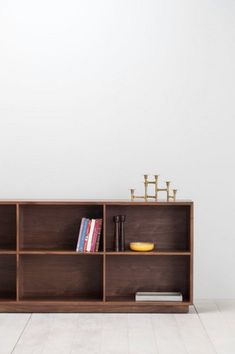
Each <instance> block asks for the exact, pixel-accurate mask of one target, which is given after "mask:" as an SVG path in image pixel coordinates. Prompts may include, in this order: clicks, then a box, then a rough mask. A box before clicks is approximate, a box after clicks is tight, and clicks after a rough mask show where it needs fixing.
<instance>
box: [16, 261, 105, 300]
mask: <svg viewBox="0 0 235 354" xmlns="http://www.w3.org/2000/svg"><path fill="white" fill-rule="evenodd" d="M102 278H103V257H102V256H98V257H71V256H70V255H28V254H27V255H26V254H25V255H20V289H19V294H20V300H30V301H33V300H34V301H43V300H44V301H50V300H51V301H75V300H76V301H98V300H102V298H103V293H102V289H103V280H102Z"/></svg>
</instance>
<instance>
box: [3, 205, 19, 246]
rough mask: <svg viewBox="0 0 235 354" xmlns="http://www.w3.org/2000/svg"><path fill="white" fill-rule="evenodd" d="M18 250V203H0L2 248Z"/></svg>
mask: <svg viewBox="0 0 235 354" xmlns="http://www.w3.org/2000/svg"><path fill="white" fill-rule="evenodd" d="M1 249H2V250H16V205H15V204H13V205H0V250H1Z"/></svg>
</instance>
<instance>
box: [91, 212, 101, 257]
mask: <svg viewBox="0 0 235 354" xmlns="http://www.w3.org/2000/svg"><path fill="white" fill-rule="evenodd" d="M99 224H100V219H96V221H95V227H94V232H93V235H92V242H91V252H95V245H96V241H97V236H98V232H99Z"/></svg>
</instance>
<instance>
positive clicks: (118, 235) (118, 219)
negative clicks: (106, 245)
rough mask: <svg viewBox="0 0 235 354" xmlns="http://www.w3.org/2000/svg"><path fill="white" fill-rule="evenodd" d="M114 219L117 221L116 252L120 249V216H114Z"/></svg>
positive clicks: (115, 230) (115, 228)
mask: <svg viewBox="0 0 235 354" xmlns="http://www.w3.org/2000/svg"><path fill="white" fill-rule="evenodd" d="M113 221H114V223H115V226H114V248H115V251H116V252H119V251H120V218H119V216H118V215H117V216H114V217H113Z"/></svg>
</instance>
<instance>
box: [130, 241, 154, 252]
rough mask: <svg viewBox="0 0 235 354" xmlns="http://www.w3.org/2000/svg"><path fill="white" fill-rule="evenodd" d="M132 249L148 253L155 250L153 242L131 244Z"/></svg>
mask: <svg viewBox="0 0 235 354" xmlns="http://www.w3.org/2000/svg"><path fill="white" fill-rule="evenodd" d="M130 249H131V250H132V251H136V252H148V251H152V250H153V249H154V243H153V242H131V243H130Z"/></svg>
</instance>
